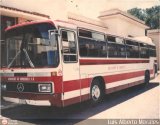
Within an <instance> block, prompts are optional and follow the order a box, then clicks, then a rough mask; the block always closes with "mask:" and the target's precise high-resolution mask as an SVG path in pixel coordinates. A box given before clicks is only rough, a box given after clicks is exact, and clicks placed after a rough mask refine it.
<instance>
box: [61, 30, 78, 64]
mask: <svg viewBox="0 0 160 125" xmlns="http://www.w3.org/2000/svg"><path fill="white" fill-rule="evenodd" d="M61 34H62V38H61V39H62V53H63V60H64V62H76V61H77V48H76V39H75V33H74V32H73V31H69V30H62V32H61Z"/></svg>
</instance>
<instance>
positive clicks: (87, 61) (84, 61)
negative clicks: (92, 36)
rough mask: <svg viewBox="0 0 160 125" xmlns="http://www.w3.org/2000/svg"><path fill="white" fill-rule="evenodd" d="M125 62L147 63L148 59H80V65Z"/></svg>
mask: <svg viewBox="0 0 160 125" xmlns="http://www.w3.org/2000/svg"><path fill="white" fill-rule="evenodd" d="M127 63H149V60H127V59H126V60H108V59H106V60H98V59H80V65H94V64H127Z"/></svg>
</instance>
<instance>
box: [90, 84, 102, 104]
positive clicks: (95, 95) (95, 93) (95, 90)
mask: <svg viewBox="0 0 160 125" xmlns="http://www.w3.org/2000/svg"><path fill="white" fill-rule="evenodd" d="M99 97H100V88H99V87H98V86H97V85H94V86H93V87H92V99H93V100H94V101H97V100H98V99H99Z"/></svg>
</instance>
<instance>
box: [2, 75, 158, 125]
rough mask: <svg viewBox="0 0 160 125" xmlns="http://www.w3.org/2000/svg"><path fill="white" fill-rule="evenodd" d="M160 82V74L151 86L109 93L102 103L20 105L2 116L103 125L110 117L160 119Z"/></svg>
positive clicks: (52, 124)
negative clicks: (63, 105) (42, 105)
mask: <svg viewBox="0 0 160 125" xmlns="http://www.w3.org/2000/svg"><path fill="white" fill-rule="evenodd" d="M159 84H160V75H159V76H157V77H156V79H154V80H152V81H151V84H149V85H148V86H147V87H143V86H142V85H139V86H135V87H132V88H129V89H126V90H122V91H119V92H116V93H112V94H109V95H107V96H105V98H104V101H103V102H101V103H100V104H98V105H91V104H90V102H89V101H87V102H84V103H81V104H76V105H72V106H69V107H66V108H55V107H37V106H28V105H18V106H14V107H9V108H4V109H2V111H1V115H2V119H11V120H8V121H9V123H12V124H13V123H14V124H17V125H35V124H38V125H41V124H44V125H61V124H62V125H72V124H78V125H81V124H83V125H88V124H93V125H94V124H97V125H100V124H101V122H103V123H104V124H107V123H106V122H107V121H106V119H159V118H160V112H159V111H160V86H159ZM98 119H99V120H98ZM100 119H101V120H100ZM102 119H103V120H102Z"/></svg>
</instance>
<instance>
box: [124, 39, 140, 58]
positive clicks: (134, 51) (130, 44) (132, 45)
mask: <svg viewBox="0 0 160 125" xmlns="http://www.w3.org/2000/svg"><path fill="white" fill-rule="evenodd" d="M126 52H127V57H128V58H139V44H138V42H135V41H131V40H126Z"/></svg>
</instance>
